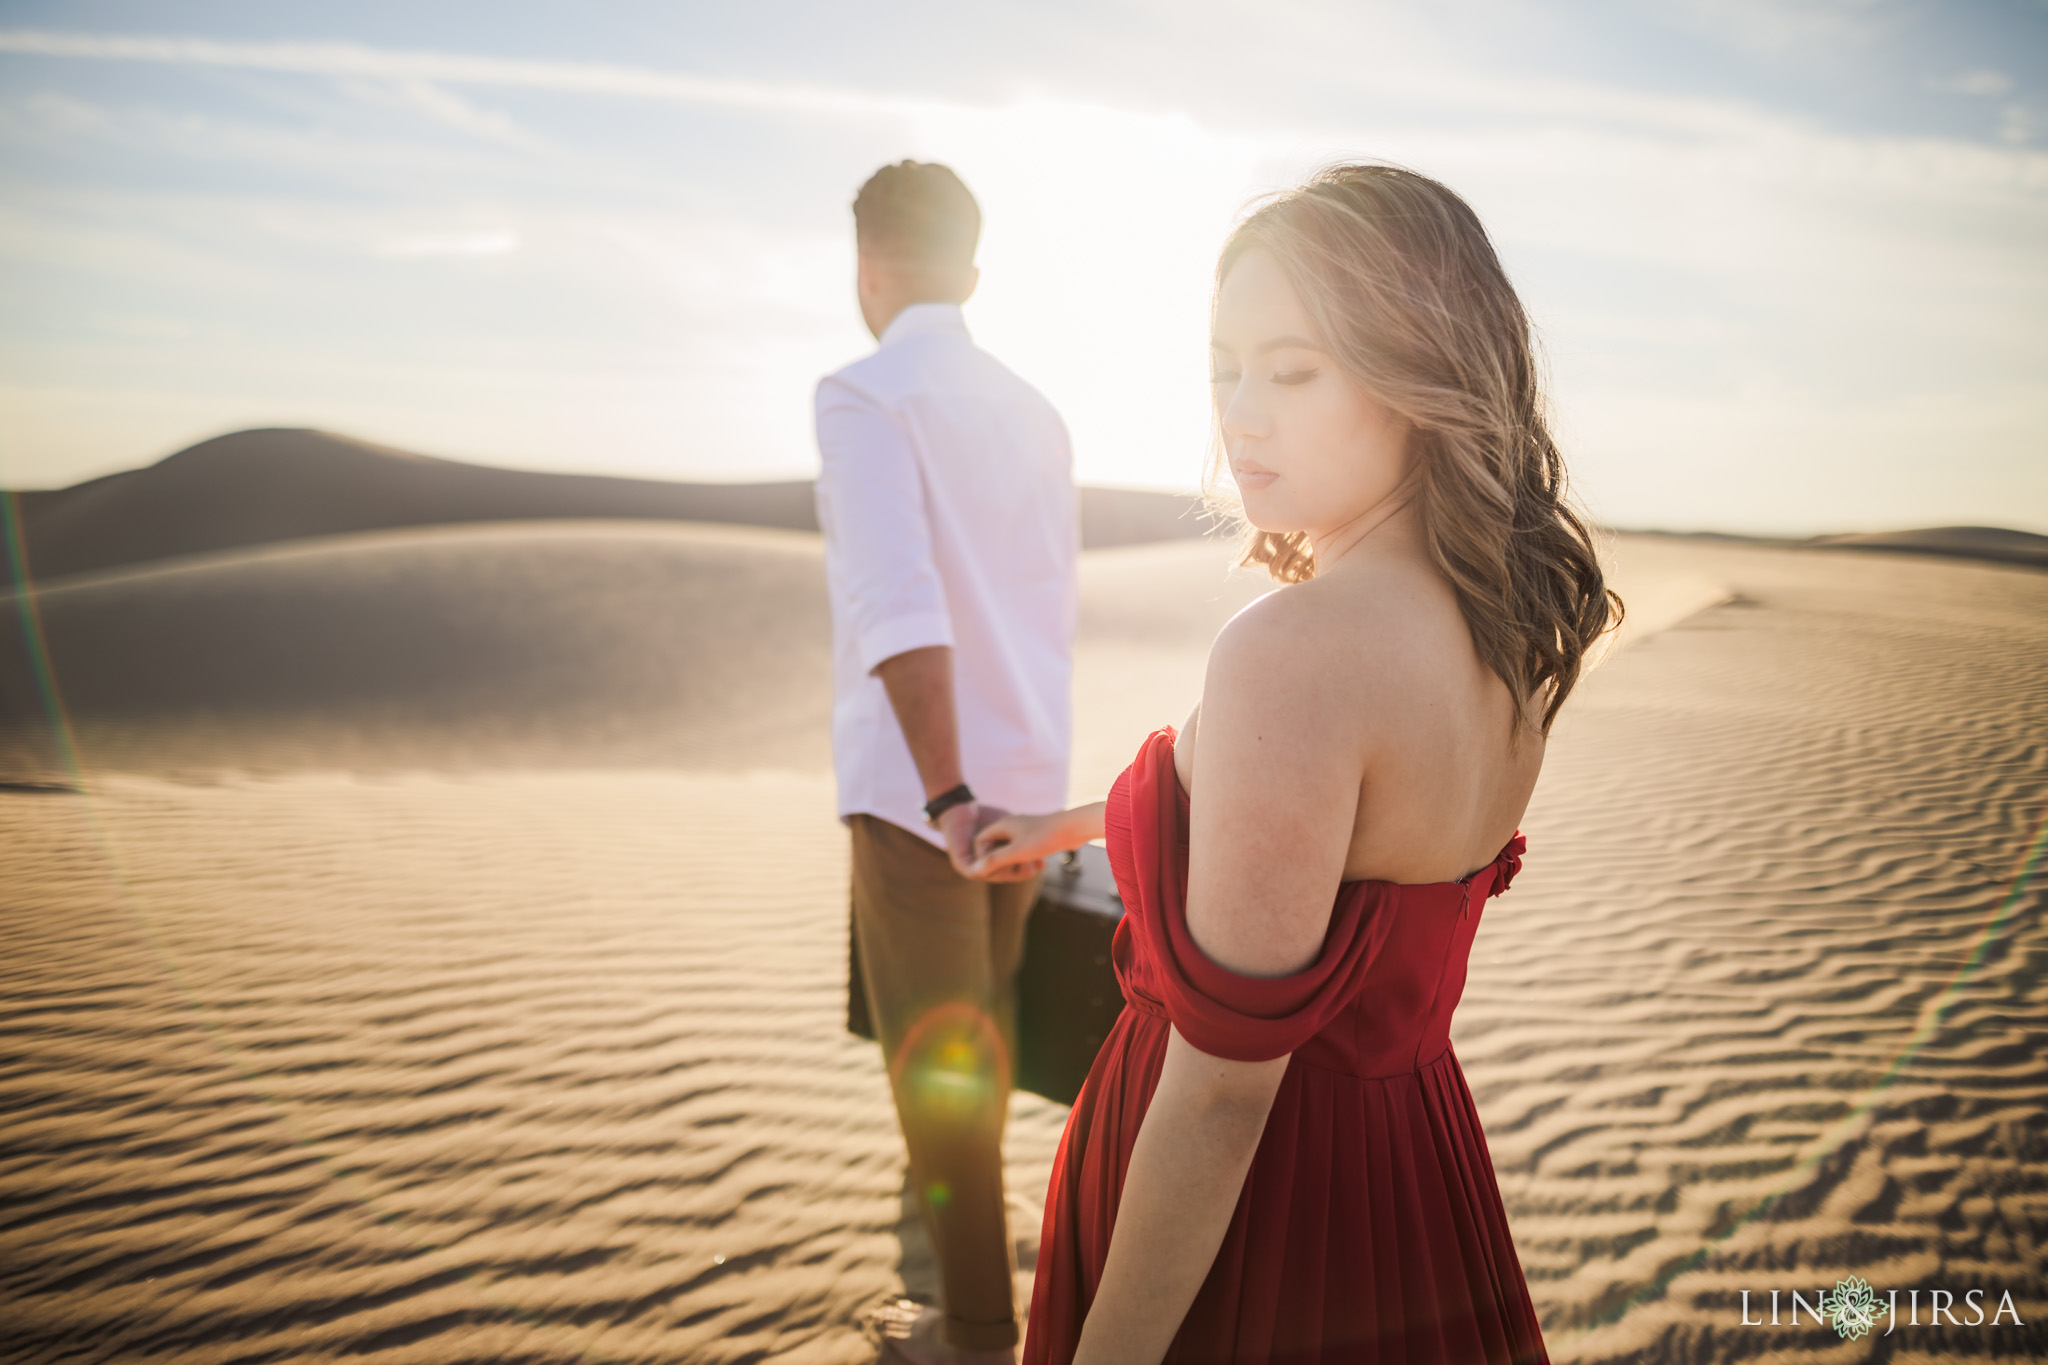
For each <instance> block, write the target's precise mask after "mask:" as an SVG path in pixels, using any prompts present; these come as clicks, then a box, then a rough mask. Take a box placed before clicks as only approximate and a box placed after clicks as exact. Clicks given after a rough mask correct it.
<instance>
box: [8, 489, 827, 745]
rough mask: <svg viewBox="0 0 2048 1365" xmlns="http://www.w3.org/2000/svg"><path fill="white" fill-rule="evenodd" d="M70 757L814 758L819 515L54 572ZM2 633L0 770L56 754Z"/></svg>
mask: <svg viewBox="0 0 2048 1365" xmlns="http://www.w3.org/2000/svg"><path fill="white" fill-rule="evenodd" d="M38 607H39V611H40V615H41V620H42V627H43V633H44V635H45V637H46V639H47V641H48V645H49V650H50V654H51V656H52V658H53V659H54V661H55V666H56V672H57V674H58V676H59V677H60V678H61V679H62V684H63V692H64V698H65V703H66V706H67V708H68V710H69V712H70V715H71V718H72V721H73V723H74V725H75V726H76V728H77V732H78V736H79V743H80V745H81V747H82V749H83V751H84V754H85V758H86V762H88V763H89V764H91V765H92V766H95V767H106V768H116V769H123V770H128V771H150V772H163V771H198V770H215V771H217V770H222V769H239V770H255V771H276V770H280V769H300V768H307V767H316V768H353V769H366V770H367V769H378V770H383V769H391V768H443V769H445V768H450V767H474V766H479V765H487V766H497V767H504V766H521V765H527V766H532V765H549V766H559V765H562V764H565V763H568V764H578V765H584V766H619V765H624V766H632V767H693V768H713V769H732V768H760V767H767V768H805V769H816V768H819V767H822V766H823V765H825V764H827V763H828V762H829V761H830V760H829V756H828V754H827V752H826V750H825V742H826V734H827V726H828V724H829V719H830V702H831V699H830V695H829V693H830V688H831V622H830V618H829V616H828V614H827V608H826V602H825V585H824V568H823V562H822V557H821V553H820V550H819V545H818V539H817V537H816V536H813V535H803V534H799V533H794V532H786V531H764V530H755V529H751V528H744V527H714V526H692V525H685V524H670V525H662V524H658V523H648V522H613V523H610V524H604V523H587V522H583V523H559V522H545V523H529V524H509V525H506V524H501V525H490V526H473V527H430V528H425V529H418V530H410V531H392V532H381V533H376V534H370V535H359V536H337V537H328V538H317V539H311V540H304V541H298V542H294V543H291V544H288V545H283V546H270V547H263V548H259V549H254V550H240V551H230V552H227V553H223V554H217V555H205V556H190V557H187V558H183V559H179V560H175V561H169V562H167V563H164V564H158V565H145V566H141V567H138V568H135V569H130V570H121V571H115V572H111V573H102V574H92V575H77V576H73V577H71V578H69V579H65V580H62V581H61V582H59V583H58V584H57V585H55V586H54V587H51V588H49V589H47V590H45V591H43V592H41V593H40V594H38ZM35 736H43V737H44V741H46V738H47V726H45V725H44V724H43V716H42V707H41V705H40V701H39V698H38V696H37V689H36V686H35V680H34V677H33V674H32V670H31V668H30V666H29V659H28V657H27V655H26V652H25V650H24V649H23V647H22V643H21V637H20V636H19V635H18V634H17V633H13V632H10V634H9V636H8V637H7V638H6V639H5V641H4V642H0V774H4V773H6V772H8V771H13V772H15V773H16V774H17V775H19V774H21V773H23V772H24V771H26V770H33V772H35V773H47V772H48V771H49V769H50V768H51V766H52V764H53V763H54V761H55V754H54V753H53V751H52V750H51V748H50V746H49V745H48V743H47V742H44V741H38V740H36V739H35V738H34V737H35Z"/></svg>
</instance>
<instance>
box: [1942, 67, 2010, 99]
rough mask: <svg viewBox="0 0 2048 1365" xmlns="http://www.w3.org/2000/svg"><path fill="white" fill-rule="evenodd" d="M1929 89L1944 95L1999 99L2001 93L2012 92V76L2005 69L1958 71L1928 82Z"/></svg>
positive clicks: (2007, 93)
mask: <svg viewBox="0 0 2048 1365" xmlns="http://www.w3.org/2000/svg"><path fill="white" fill-rule="evenodd" d="M1927 88H1928V89H1929V90H1935V91H1939V92H1940V93H1942V94H1944V95H1975V96H1977V97H1979V98H1980V99H1997V98H1998V97H1999V96H2000V95H2009V94H2011V93H2012V77H2010V76H2008V75H2006V74H2005V73H2004V72H2003V71H1993V70H1990V69H1989V68H1988V67H1987V68H1980V69H1978V70H1975V71H1958V72H1957V73H1956V74H1955V75H1953V76H1948V77H1944V78H1943V79H1940V80H1930V81H1928V82H1927Z"/></svg>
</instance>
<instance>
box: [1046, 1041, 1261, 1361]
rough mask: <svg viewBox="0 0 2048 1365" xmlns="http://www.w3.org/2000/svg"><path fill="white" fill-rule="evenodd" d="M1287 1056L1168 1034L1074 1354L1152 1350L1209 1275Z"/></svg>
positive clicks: (1091, 1356)
mask: <svg viewBox="0 0 2048 1365" xmlns="http://www.w3.org/2000/svg"><path fill="white" fill-rule="evenodd" d="M1286 1074H1287V1059H1286V1058H1285V1057H1278V1058H1275V1059H1274V1060H1272V1061H1270V1062H1231V1061H1225V1060H1224V1059H1223V1058H1221V1057H1211V1056H1210V1055H1209V1054H1208V1053H1206V1052H1203V1051H1200V1050H1199V1049H1197V1048H1196V1047H1195V1045H1194V1044H1192V1043H1190V1042H1188V1041H1187V1040H1186V1039H1185V1038H1183V1037H1181V1036H1180V1034H1179V1032H1177V1031H1176V1032H1174V1033H1172V1034H1170V1035H1169V1036H1168V1038H1167V1041H1166V1061H1165V1063H1164V1064H1163V1065H1162V1066H1161V1068H1160V1072H1159V1086H1158V1088H1157V1089H1156V1090H1154V1091H1153V1094H1152V1103H1151V1106H1150V1107H1149V1108H1147V1109H1146V1111H1145V1122H1144V1125H1143V1127H1141V1128H1140V1129H1139V1130H1138V1141H1137V1143H1136V1144H1135V1145H1134V1146H1133V1148H1132V1149H1131V1166H1130V1170H1129V1172H1128V1173H1127V1174H1126V1175H1125V1177H1124V1189H1123V1197H1122V1199H1121V1200H1120V1201H1119V1204H1118V1207H1117V1214H1116V1231H1115V1233H1114V1234H1113V1235H1112V1236H1111V1238H1110V1243H1109V1261H1108V1264H1107V1265H1105V1266H1104V1267H1103V1272H1102V1284H1101V1287H1100V1288H1099V1289H1098V1290H1097V1291H1096V1295H1095V1303H1094V1306H1093V1307H1091V1308H1090V1309H1089V1310H1088V1320H1087V1322H1086V1323H1085V1324H1084V1325H1083V1327H1082V1331H1081V1345H1080V1349H1079V1350H1078V1351H1076V1352H1075V1354H1074V1365H1126V1362H1132V1361H1156V1360H1158V1359H1159V1358H1160V1357H1161V1356H1163V1355H1165V1354H1166V1348H1167V1347H1168V1346H1169V1345H1171V1344H1172V1342H1173V1334H1174V1333H1175V1332H1177V1331H1179V1330H1180V1322H1181V1319H1182V1318H1183V1317H1185V1316H1187V1311H1188V1305H1189V1304H1190V1303H1193V1302H1194V1299H1195V1293H1196V1291H1198V1290H1199V1289H1201V1287H1202V1281H1203V1280H1204V1279H1206V1278H1207V1277H1208V1274H1209V1267H1210V1265H1211V1264H1212V1263H1213V1262H1214V1261H1215V1259H1216V1248H1218V1247H1219V1246H1221V1245H1223V1234H1224V1233H1225V1232H1226V1231H1227V1230H1228V1229H1229V1227H1230V1218H1231V1214H1232V1213H1233V1212H1234V1211H1235V1210H1236V1208H1237V1199H1238V1192H1239V1191H1240V1190H1242V1189H1243V1188H1244V1177H1245V1172H1247V1171H1249V1170H1250V1169H1251V1165H1252V1156H1253V1154H1254V1153H1256V1152H1257V1151H1258V1149H1259V1138H1260V1136H1261V1135H1262V1134H1264V1132H1265V1131H1266V1114H1267V1111H1268V1110H1270V1109H1271V1108H1272V1106H1273V1094H1274V1092H1275V1091H1277V1090H1278V1089H1279V1088H1280V1078H1281V1077H1282V1076H1284V1075H1286Z"/></svg>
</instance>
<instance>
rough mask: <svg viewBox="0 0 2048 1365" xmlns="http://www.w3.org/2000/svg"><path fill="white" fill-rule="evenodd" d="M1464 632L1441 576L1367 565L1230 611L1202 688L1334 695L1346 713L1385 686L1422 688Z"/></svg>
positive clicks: (1400, 689) (1463, 637) (1212, 651)
mask: <svg viewBox="0 0 2048 1365" xmlns="http://www.w3.org/2000/svg"><path fill="white" fill-rule="evenodd" d="M1466 638H1467V637H1466V635H1465V633H1464V628H1463V620H1462V617H1460V616H1459V615H1458V608H1457V602H1456V599H1455V598H1454V597H1453V596H1452V595H1451V593H1450V590H1449V588H1448V587H1447V586H1445V585H1444V584H1443V583H1442V580H1440V579H1438V578H1436V577H1435V576H1434V575H1431V574H1428V573H1425V572H1418V571H1416V570H1414V569H1412V568H1409V567H1407V566H1404V565H1399V564H1396V565H1390V566H1386V567H1384V568H1382V567H1379V566H1370V567H1367V568H1363V569H1361V570H1358V571H1355V572H1352V573H1349V574H1346V575H1344V576H1343V577H1331V578H1327V579H1310V580H1309V581H1308V582H1306V583H1298V584H1295V585H1293V586H1291V587H1287V588H1283V589H1281V590H1280V591H1278V592H1272V593H1268V594H1266V595H1265V596H1264V597H1261V598H1259V599H1258V600H1257V601H1255V602H1253V603H1251V605H1249V606H1247V607H1245V608H1244V609H1243V610H1242V611H1240V612H1238V614H1237V615H1236V616H1234V617H1232V618H1231V619H1230V621H1229V623H1228V624H1227V625H1225V626H1224V628H1223V630H1222V632H1221V633H1220V634H1219V635H1218V636H1217V637H1216V643H1215V644H1214V645H1213V646H1212V647H1211V649H1210V652H1209V670H1208V671H1209V685H1210V686H1215V685H1217V684H1221V685H1223V686H1226V687H1232V688H1236V687H1240V686H1251V687H1255V688H1260V689H1262V690H1263V689H1271V688H1276V687H1277V688H1281V689H1284V690H1287V691H1295V690H1300V691H1302V692H1303V693H1304V694H1305V695H1309V696H1314V695H1317V694H1321V693H1325V692H1331V693H1333V694H1334V696H1335V698H1336V699H1338V700H1341V701H1342V702H1343V703H1344V704H1345V706H1346V708H1347V709H1348V710H1354V711H1355V710H1358V709H1360V708H1359V703H1360V702H1361V701H1365V700H1370V699H1372V698H1373V697H1375V696H1376V695H1378V694H1380V693H1382V692H1383V690H1387V689H1391V690H1392V691H1394V692H1397V693H1398V692H1404V691H1409V690H1416V689H1424V688H1426V687H1427V686H1428V685H1429V673H1430V666H1431V665H1432V664H1433V663H1436V662H1438V661H1439V659H1440V656H1441V655H1442V654H1443V652H1444V651H1445V649H1446V647H1447V646H1451V647H1457V646H1461V645H1463V644H1464V642H1465V640H1466Z"/></svg>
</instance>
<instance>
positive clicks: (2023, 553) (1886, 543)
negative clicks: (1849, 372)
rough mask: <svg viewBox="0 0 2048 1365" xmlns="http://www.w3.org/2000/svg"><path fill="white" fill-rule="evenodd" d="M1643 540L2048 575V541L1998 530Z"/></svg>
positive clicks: (1690, 535) (1681, 535)
mask: <svg viewBox="0 0 2048 1365" xmlns="http://www.w3.org/2000/svg"><path fill="white" fill-rule="evenodd" d="M1635 534H1639V535H1646V536H1670V537H1672V538H1674V539H1678V540H1704V541H1712V542H1715V543H1719V544H1728V545H1756V546H1768V547H1770V548H1773V549H1787V550H1880V551H1888V552H1890V553H1893V554H1913V555H1941V556H1943V557H1945V558H1949V559H1975V560H1981V561H1983V562H1986V563H1991V564H2023V565H2026V566H2027V567H2029V568H2035V569H2048V536H2040V535H2035V534H2034V533H2033V532H2032V531H2014V530H2011V529H2009V528H2007V527H2003V526H1927V527H1922V528H1921V529H1919V530H1913V531H1868V532H1860V531H1859V532H1853V533H1849V534H1845V535H1832V536H1809V537H1807V538H1806V539H1803V540H1801V539H1795V538H1790V537H1784V536H1740V535H1731V534H1729V533H1727V532H1725V531H1640V532H1636V533H1635Z"/></svg>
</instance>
